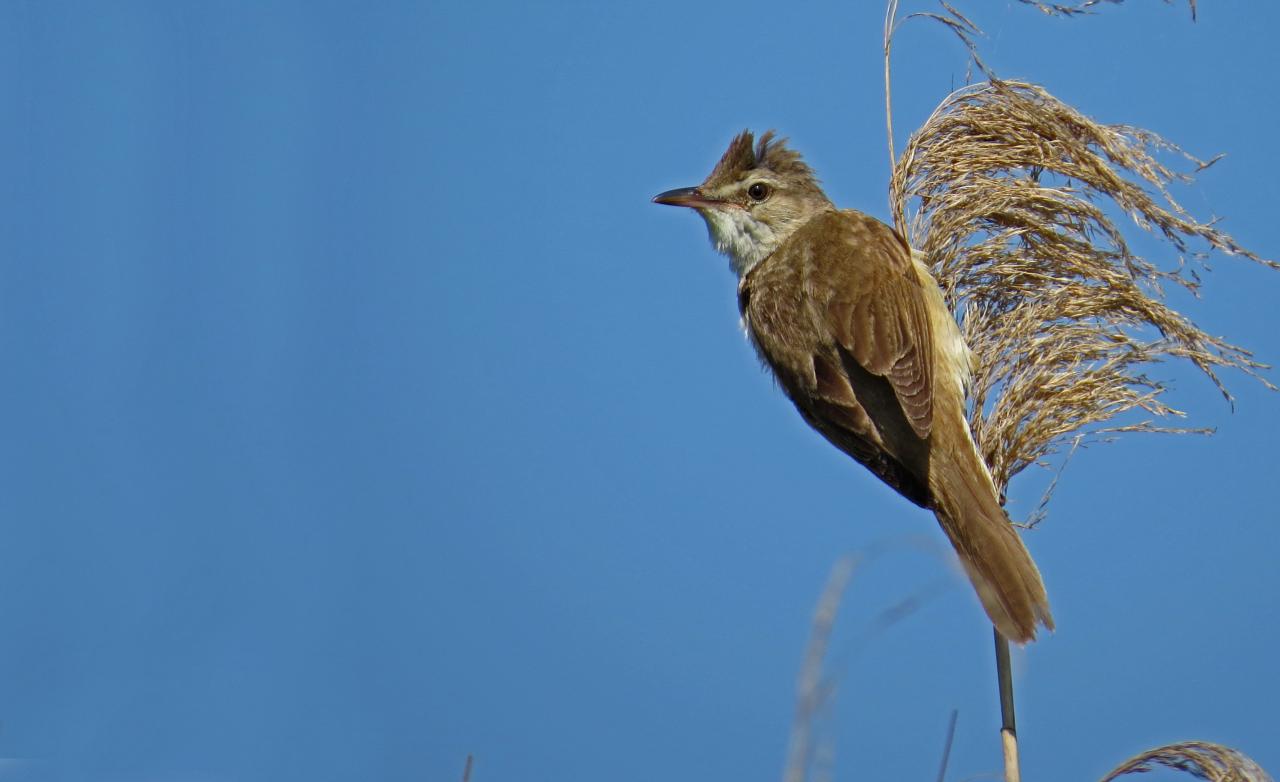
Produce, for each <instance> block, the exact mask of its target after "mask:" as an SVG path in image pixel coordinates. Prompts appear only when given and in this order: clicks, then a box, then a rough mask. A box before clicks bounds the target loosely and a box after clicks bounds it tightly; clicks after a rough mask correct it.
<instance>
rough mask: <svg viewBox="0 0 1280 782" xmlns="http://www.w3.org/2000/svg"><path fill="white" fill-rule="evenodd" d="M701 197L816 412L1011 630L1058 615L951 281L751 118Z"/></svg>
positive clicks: (775, 360)
mask: <svg viewBox="0 0 1280 782" xmlns="http://www.w3.org/2000/svg"><path fill="white" fill-rule="evenodd" d="M653 200H654V201H655V202H656V203H659V204H671V205H673V206H687V207H691V208H693V209H695V210H697V212H698V213H699V214H701V215H702V217H703V219H704V220H706V222H707V228H708V230H709V231H710V233H711V241H712V243H713V244H714V245H715V246H716V249H717V250H719V251H720V252H722V253H724V254H726V255H728V256H729V260H730V264H731V265H732V267H733V269H734V271H735V272H737V275H738V307H739V309H740V310H741V312H742V318H743V322H744V324H745V326H746V329H747V333H748V334H749V335H750V337H751V342H752V344H753V345H754V346H755V349H756V351H757V352H758V353H759V355H760V358H761V360H762V361H763V363H764V364H765V365H766V366H768V367H769V368H770V369H771V370H772V371H773V374H774V376H775V377H776V378H777V380H778V384H779V385H780V386H782V389H783V390H784V391H786V393H787V396H789V397H790V398H791V401H792V402H793V403H795V406H796V409H797V410H799V411H800V415H801V416H803V417H804V420H805V421H806V422H808V424H809V425H810V426H812V427H813V428H814V429H816V430H817V431H818V432H819V433H820V434H822V436H823V437H825V438H827V440H829V441H830V442H831V443H832V444H833V445H835V446H836V447H837V448H839V449H840V450H842V451H844V452H845V453H847V454H848V455H850V456H852V457H853V458H854V459H856V460H858V461H859V462H860V463H861V464H862V465H864V466H865V467H867V469H869V470H871V471H872V472H873V473H875V474H876V475H877V476H878V477H879V478H880V479H881V480H883V481H884V482H885V483H887V484H889V485H890V486H892V487H893V488H894V489H896V490H897V491H898V493H900V494H902V496H904V497H906V498H907V499H909V500H911V501H912V502H914V503H915V504H917V505H919V506H921V507H924V508H928V509H930V510H932V511H933V512H934V514H935V515H936V516H937V517H938V523H939V524H941V525H942V529H943V531H944V532H946V534H947V537H948V538H949V539H950V540H951V545H952V546H954V547H955V550H956V553H957V554H959V556H960V562H961V563H962V564H963V565H964V568H965V571H966V572H967V573H968V574H969V578H970V580H971V581H972V582H973V585H974V587H975V588H976V589H977V592H978V597H979V598H980V599H981V601H982V605H983V607H984V608H985V609H986V611H987V615H988V616H989V617H991V621H992V622H993V623H994V624H995V626H996V629H997V630H999V631H1000V633H1001V634H1003V635H1004V636H1005V637H1006V638H1008V639H1009V640H1011V641H1017V642H1019V643H1025V642H1027V641H1031V640H1033V639H1034V638H1035V634H1036V627H1037V625H1044V626H1045V627H1047V628H1049V629H1050V630H1052V629H1053V617H1052V616H1051V615H1050V613H1049V601H1048V597H1047V596H1046V595H1045V590H1044V584H1043V583H1042V582H1041V580H1040V573H1039V571H1038V570H1037V569H1036V565H1035V563H1034V562H1033V561H1032V559H1031V555H1030V554H1029V553H1028V552H1027V549H1026V547H1025V546H1024V545H1023V543H1022V539H1021V538H1020V537H1018V534H1017V532H1016V531H1015V530H1014V528H1013V525H1012V524H1010V523H1009V517H1008V516H1007V515H1005V512H1004V509H1003V508H1002V507H1001V504H1000V499H999V496H998V494H997V492H996V488H995V484H994V482H993V481H992V479H991V473H990V472H989V471H988V469H987V466H986V463H985V462H984V461H983V459H982V457H981V455H979V453H978V449H977V446H976V445H975V444H974V441H973V435H972V434H971V433H970V431H969V425H968V423H967V421H966V419H965V388H966V386H967V384H968V381H969V376H970V373H971V371H972V362H973V354H972V353H971V352H970V351H969V348H968V346H967V345H965V343H964V338H963V337H962V336H961V335H960V329H959V328H958V327H957V326H956V322H955V319H954V318H953V317H952V315H951V313H950V312H949V311H948V309H947V306H946V303H945V302H944V300H943V298H942V291H941V290H940V289H939V288H938V284H937V283H936V282H935V281H934V279H933V277H932V276H931V275H930V274H929V270H928V268H927V267H926V266H925V265H924V264H923V263H921V262H920V261H919V260H916V259H915V257H914V256H913V255H912V252H911V248H910V247H909V246H908V245H907V242H906V240H904V239H903V238H902V237H901V236H900V235H899V234H898V233H896V232H895V231H894V230H893V229H892V228H890V227H889V226H887V225H885V224H884V223H882V222H880V221H879V220H876V219H874V218H872V217H869V216H867V215H864V214H862V213H860V212H855V211H853V210H848V209H846V210H838V209H836V207H835V206H834V205H833V204H832V203H831V200H830V199H828V198H827V196H826V194H825V193H823V192H822V188H821V187H819V185H818V180H817V178H816V177H815V176H814V174H813V171H812V170H811V169H810V168H809V166H808V165H806V164H805V163H804V161H803V160H802V159H801V157H800V155H799V153H797V152H795V151H793V150H791V149H789V148H788V147H787V146H786V144H785V142H784V141H781V140H778V139H776V138H775V137H774V134H773V132H772V131H770V132H768V133H765V134H764V135H763V136H762V137H761V138H760V143H759V144H753V139H752V135H751V133H750V132H749V131H744V132H743V133H742V134H740V135H739V136H738V137H737V138H735V139H734V140H733V142H732V143H731V144H730V145H729V149H728V151H726V152H725V153H724V156H723V157H722V158H721V159H720V162H719V163H718V164H716V167H715V169H714V170H713V171H712V172H711V175H710V176H708V177H707V178H706V181H704V182H703V183H702V184H701V185H699V186H697V187H691V188H681V189H679V190H668V191H667V192H665V193H662V194H660V195H658V196H656V197H655V198H654V199H653Z"/></svg>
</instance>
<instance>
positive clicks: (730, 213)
mask: <svg viewBox="0 0 1280 782" xmlns="http://www.w3.org/2000/svg"><path fill="white" fill-rule="evenodd" d="M653 200H654V203H658V204H669V205H671V206H687V207H690V208H692V209H696V210H698V214H700V215H702V219H704V220H706V221H707V230H708V231H709V232H710V233H711V243H712V244H714V245H715V247H716V249H717V250H719V251H720V252H722V253H724V254H725V255H727V256H729V261H730V264H731V265H732V266H733V269H734V271H736V272H737V273H738V275H739V276H742V275H744V274H746V273H747V272H748V271H749V270H750V269H751V268H752V267H753V266H755V265H756V264H757V263H759V262H760V261H763V260H764V259H765V258H767V257H769V255H770V254H771V253H772V252H773V251H774V250H776V249H777V248H778V245H780V244H782V242H783V241H785V240H786V238H787V237H788V236H790V235H791V234H792V233H793V232H795V231H796V229H798V228H799V227H800V226H802V225H804V224H805V223H807V222H808V221H809V220H810V219H811V218H813V217H815V216H816V215H818V214H821V213H823V212H826V211H828V210H831V209H834V208H835V207H834V206H832V204H831V201H830V199H828V198H827V196H826V194H825V193H823V192H822V188H821V187H819V186H818V179H817V177H815V176H814V175H813V169H811V168H809V166H808V165H806V164H805V162H804V160H803V159H802V158H801V157H800V153H799V152H796V151H795V150H793V149H791V148H789V147H788V146H787V145H786V141H785V140H783V139H778V138H776V137H775V136H774V133H773V131H768V132H766V133H765V134H764V135H762V136H761V137H760V142H759V143H758V144H757V143H755V142H754V139H753V137H752V135H751V131H749V130H744V131H743V132H742V133H739V134H738V136H737V137H736V138H735V139H734V140H733V141H732V142H731V143H730V144H729V149H728V150H726V151H725V153H724V156H723V157H721V158H720V162H719V163H717V164H716V167H715V169H714V170H712V172H711V174H710V175H709V176H708V177H707V178H706V180H704V181H703V183H702V184H700V185H698V186H697V187H683V188H679V189H677V190H668V191H667V192H665V193H660V194H659V195H657V196H654V199H653Z"/></svg>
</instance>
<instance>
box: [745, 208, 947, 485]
mask: <svg viewBox="0 0 1280 782" xmlns="http://www.w3.org/2000/svg"><path fill="white" fill-rule="evenodd" d="M743 282H744V284H743V290H744V300H743V302H742V305H743V311H744V314H745V315H746V318H747V321H748V323H749V324H750V327H751V332H752V337H753V339H754V341H755V343H756V345H757V348H758V349H759V351H760V353H761V356H762V357H763V358H764V359H765V361H766V362H767V363H768V364H769V365H770V367H772V368H773V370H774V372H775V374H776V375H777V376H778V379H779V381H780V383H781V384H782V385H783V387H784V388H785V390H786V391H787V392H788V394H789V395H790V396H791V398H792V401H793V402H795V404H796V407H797V408H799V410H800V412H801V413H802V414H803V415H804V417H805V419H806V420H807V421H808V422H809V423H810V424H811V425H812V426H813V427H814V428H815V429H817V430H818V431H819V432H821V433H822V434H823V435H824V436H826V437H827V439H828V440H830V441H831V442H832V443H834V444H835V445H836V446H837V447H839V448H841V449H842V450H844V451H845V452H846V453H848V454H849V455H851V456H853V457H854V458H856V459H857V460H858V461H859V462H862V463H863V464H864V465H866V466H867V467H868V468H870V469H871V470H872V471H873V472H874V473H876V475H878V476H879V477H880V478H881V479H882V480H884V481H885V482H886V483H888V484H889V485H891V486H893V487H894V488H895V489H897V490H898V491H899V492H901V493H902V494H903V495H905V496H907V497H908V498H909V499H911V500H913V501H915V502H917V503H918V504H922V505H924V504H927V503H928V490H927V488H926V487H927V485H928V443H927V441H928V437H929V432H930V429H931V427H932V425H933V361H932V356H933V335H932V332H931V328H930V323H929V314H928V311H927V310H926V309H925V298H924V292H923V290H922V288H921V283H920V279H919V277H918V276H917V275H916V273H915V269H914V267H913V265H912V261H911V256H910V252H909V250H908V249H907V247H906V244H905V243H904V242H903V241H902V240H901V239H900V238H899V237H898V235H897V234H895V233H894V232H893V230H892V229H891V228H889V227H888V226H887V225H885V224H883V223H881V222H879V221H878V220H875V219H873V218H871V217H868V216H866V215H862V214H860V213H857V212H830V213H827V214H824V215H821V216H819V217H816V218H814V219H813V220H811V221H809V223H807V224H806V225H805V226H804V227H802V228H800V229H799V230H797V231H796V232H795V233H794V234H792V236H791V237H789V238H788V239H787V241H785V242H784V243H783V244H782V246H781V247H779V248H778V249H777V250H776V251H775V252H774V253H773V254H772V255H771V256H770V257H769V258H768V259H766V260H765V261H763V262H762V263H761V264H760V265H759V266H757V267H756V268H755V269H753V270H752V271H751V273H750V274H749V275H748V277H747V279H745V280H744V281H743Z"/></svg>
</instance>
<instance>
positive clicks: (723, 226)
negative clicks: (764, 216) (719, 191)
mask: <svg viewBox="0 0 1280 782" xmlns="http://www.w3.org/2000/svg"><path fill="white" fill-rule="evenodd" d="M698 213H699V214H701V215H702V219H703V220H706V221H707V232H708V233H710V234H711V243H712V244H713V245H715V248H716V250H718V251H720V252H722V253H724V254H725V255H727V256H729V265H730V266H731V267H733V271H734V272H735V273H737V275H738V278H739V279H741V278H742V277H744V276H746V274H747V272H749V271H751V269H752V267H754V266H755V265H756V264H757V263H760V262H761V261H763V260H764V259H765V258H768V257H769V255H770V254H771V253H772V252H773V251H774V250H776V249H778V245H780V244H782V239H781V237H779V236H778V235H777V234H775V233H774V231H773V229H772V228H770V227H769V225H768V224H766V223H763V222H761V221H759V220H756V219H755V218H754V217H752V216H751V213H750V212H748V211H747V210H745V209H737V208H729V209H699V210H698Z"/></svg>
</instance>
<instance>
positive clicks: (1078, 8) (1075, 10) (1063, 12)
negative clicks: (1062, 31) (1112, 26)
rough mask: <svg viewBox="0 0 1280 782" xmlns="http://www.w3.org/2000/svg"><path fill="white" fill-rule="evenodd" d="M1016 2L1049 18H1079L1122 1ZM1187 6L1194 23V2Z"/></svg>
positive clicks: (1020, 0) (1023, 0)
mask: <svg viewBox="0 0 1280 782" xmlns="http://www.w3.org/2000/svg"><path fill="white" fill-rule="evenodd" d="M1018 2H1020V3H1022V4H1023V5H1031V6H1035V7H1036V8H1039V9H1040V10H1041V11H1044V12H1045V13H1046V14H1049V15H1050V16H1080V15H1082V14H1088V13H1092V11H1091V10H1090V9H1092V8H1093V7H1094V6H1095V5H1102V4H1103V3H1108V4H1110V5H1120V4H1121V3H1123V2H1124V0H1084V2H1082V3H1077V4H1076V5H1065V4H1063V3H1045V2H1041V0H1018ZM1164 2H1165V4H1166V5H1167V4H1169V3H1170V2H1172V0H1164ZM1188 4H1189V5H1190V6H1191V21H1193V22H1194V21H1195V20H1196V0H1188Z"/></svg>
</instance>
